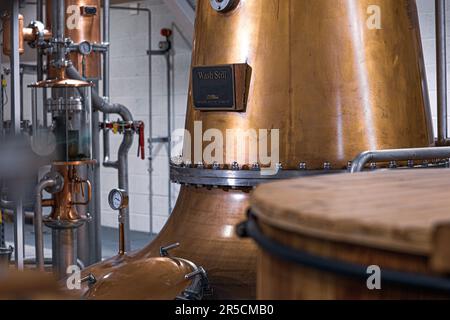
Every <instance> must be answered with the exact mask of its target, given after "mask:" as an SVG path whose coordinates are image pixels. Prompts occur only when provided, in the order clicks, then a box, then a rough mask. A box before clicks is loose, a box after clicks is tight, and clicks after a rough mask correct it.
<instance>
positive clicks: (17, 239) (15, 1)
mask: <svg viewBox="0 0 450 320" xmlns="http://www.w3.org/2000/svg"><path fill="white" fill-rule="evenodd" d="M18 16H19V0H12V1H11V17H18ZM10 39H11V57H10V68H11V95H10V97H11V125H12V132H13V133H14V134H15V135H19V134H20V117H21V115H20V109H21V106H20V57H19V20H18V19H17V18H13V19H11V35H10ZM23 218H24V217H23V206H22V199H19V198H18V199H17V201H16V203H15V208H14V243H15V253H14V256H15V262H16V267H17V268H18V269H19V270H22V269H23V259H24V251H25V250H24V230H23V228H24V227H23Z"/></svg>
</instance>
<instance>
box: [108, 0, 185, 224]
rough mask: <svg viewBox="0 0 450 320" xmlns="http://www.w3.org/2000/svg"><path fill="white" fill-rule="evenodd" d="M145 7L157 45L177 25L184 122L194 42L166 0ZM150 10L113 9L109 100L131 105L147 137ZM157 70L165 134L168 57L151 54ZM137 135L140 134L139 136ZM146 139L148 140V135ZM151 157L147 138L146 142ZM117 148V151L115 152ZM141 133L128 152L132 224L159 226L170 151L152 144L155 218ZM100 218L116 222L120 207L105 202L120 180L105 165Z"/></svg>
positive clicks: (177, 88)
mask: <svg viewBox="0 0 450 320" xmlns="http://www.w3.org/2000/svg"><path fill="white" fill-rule="evenodd" d="M138 3H139V4H140V6H142V7H148V8H150V10H151V11H152V30H153V31H152V38H153V40H152V42H153V43H152V49H153V50H156V49H158V43H159V41H161V40H163V38H162V37H161V36H160V30H161V28H172V29H173V30H174V37H173V38H174V39H173V44H174V54H173V56H172V58H171V59H172V70H171V73H172V75H173V81H172V90H173V97H172V115H173V120H172V128H173V129H176V128H183V127H184V118H185V112H186V101H187V90H188V82H189V69H190V60H191V49H190V44H187V43H186V42H185V41H184V40H183V38H182V37H181V35H180V33H179V31H178V30H177V29H176V26H174V25H173V23H174V16H173V15H172V14H171V12H170V11H169V9H168V8H167V7H166V6H165V5H164V4H163V1H162V0H151V1H140V2H138ZM147 21H148V20H147V14H146V13H140V14H137V15H136V14H134V13H133V11H116V10H112V12H111V101H113V102H119V103H122V104H124V105H126V106H127V107H129V108H130V110H131V111H132V113H133V115H134V118H135V120H143V121H144V122H145V123H146V124H147V126H146V132H145V135H146V139H147V138H148V137H149V130H148V123H149V108H148V99H149V92H148V91H149V90H148V86H149V77H148V76H149V70H148V56H147V53H146V51H147V49H148V41H147V38H148V36H147V35H148V22H147ZM152 63H153V75H152V90H153V93H152V95H153V99H152V104H153V120H152V126H153V129H152V132H153V137H165V136H167V127H168V126H167V105H168V103H167V77H166V70H167V69H166V62H165V58H164V57H161V56H155V57H153V58H152ZM136 138H137V137H136ZM120 141H121V137H120V136H117V137H115V136H114V137H112V138H111V150H112V151H113V150H117V149H118V147H119V145H120ZM146 143H147V141H146ZM146 153H147V155H146V156H147V157H148V144H147V145H146ZM112 154H113V153H112ZM136 154H137V139H135V142H134V145H133V148H132V149H131V151H130V155H129V184H130V224H131V228H132V229H133V230H139V231H145V232H149V231H150V228H151V227H152V229H153V230H152V231H153V232H159V231H160V229H161V228H162V227H163V225H164V224H165V222H166V220H167V217H168V215H169V212H168V211H169V209H168V207H169V205H168V188H169V186H168V183H169V182H168V177H169V170H168V157H167V146H166V145H165V144H154V145H153V157H154V159H153V173H152V180H153V183H152V190H153V213H152V215H153V218H152V222H153V223H152V226H151V220H150V214H149V203H150V202H149V197H150V192H149V172H148V169H149V161H148V160H145V161H143V160H141V159H139V158H137V156H136ZM101 177H102V223H103V225H106V226H113V227H114V226H116V225H117V213H116V212H113V211H112V210H111V209H110V208H109V205H108V203H107V195H108V193H109V191H110V189H111V188H113V187H115V186H116V185H117V173H116V171H115V170H112V169H105V168H102V171H101ZM177 194H178V187H177V186H172V203H173V204H174V203H175V200H176V197H177Z"/></svg>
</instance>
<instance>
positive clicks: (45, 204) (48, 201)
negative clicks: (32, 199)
mask: <svg viewBox="0 0 450 320" xmlns="http://www.w3.org/2000/svg"><path fill="white" fill-rule="evenodd" d="M54 205H55V201H54V200H53V199H43V200H42V206H43V207H53V206H54Z"/></svg>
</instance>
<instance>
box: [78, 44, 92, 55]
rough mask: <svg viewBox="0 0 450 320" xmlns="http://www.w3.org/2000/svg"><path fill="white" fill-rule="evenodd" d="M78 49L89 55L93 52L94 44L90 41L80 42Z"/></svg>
mask: <svg viewBox="0 0 450 320" xmlns="http://www.w3.org/2000/svg"><path fill="white" fill-rule="evenodd" d="M78 51H79V52H80V53H81V54H82V55H85V56H87V55H88V54H90V53H91V52H92V45H91V44H90V42H89V41H83V42H80V43H79V44H78Z"/></svg>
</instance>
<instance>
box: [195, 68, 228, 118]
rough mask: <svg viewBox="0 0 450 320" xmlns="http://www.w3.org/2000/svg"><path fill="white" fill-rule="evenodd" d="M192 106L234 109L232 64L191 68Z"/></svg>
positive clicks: (208, 108)
mask: <svg viewBox="0 0 450 320" xmlns="http://www.w3.org/2000/svg"><path fill="white" fill-rule="evenodd" d="M192 92H193V99H194V106H195V108H196V109H201V110H225V111H232V110H235V109H236V107H235V105H236V104H235V90H234V72H233V66H231V65H229V66H208V67H194V68H193V69H192Z"/></svg>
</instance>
